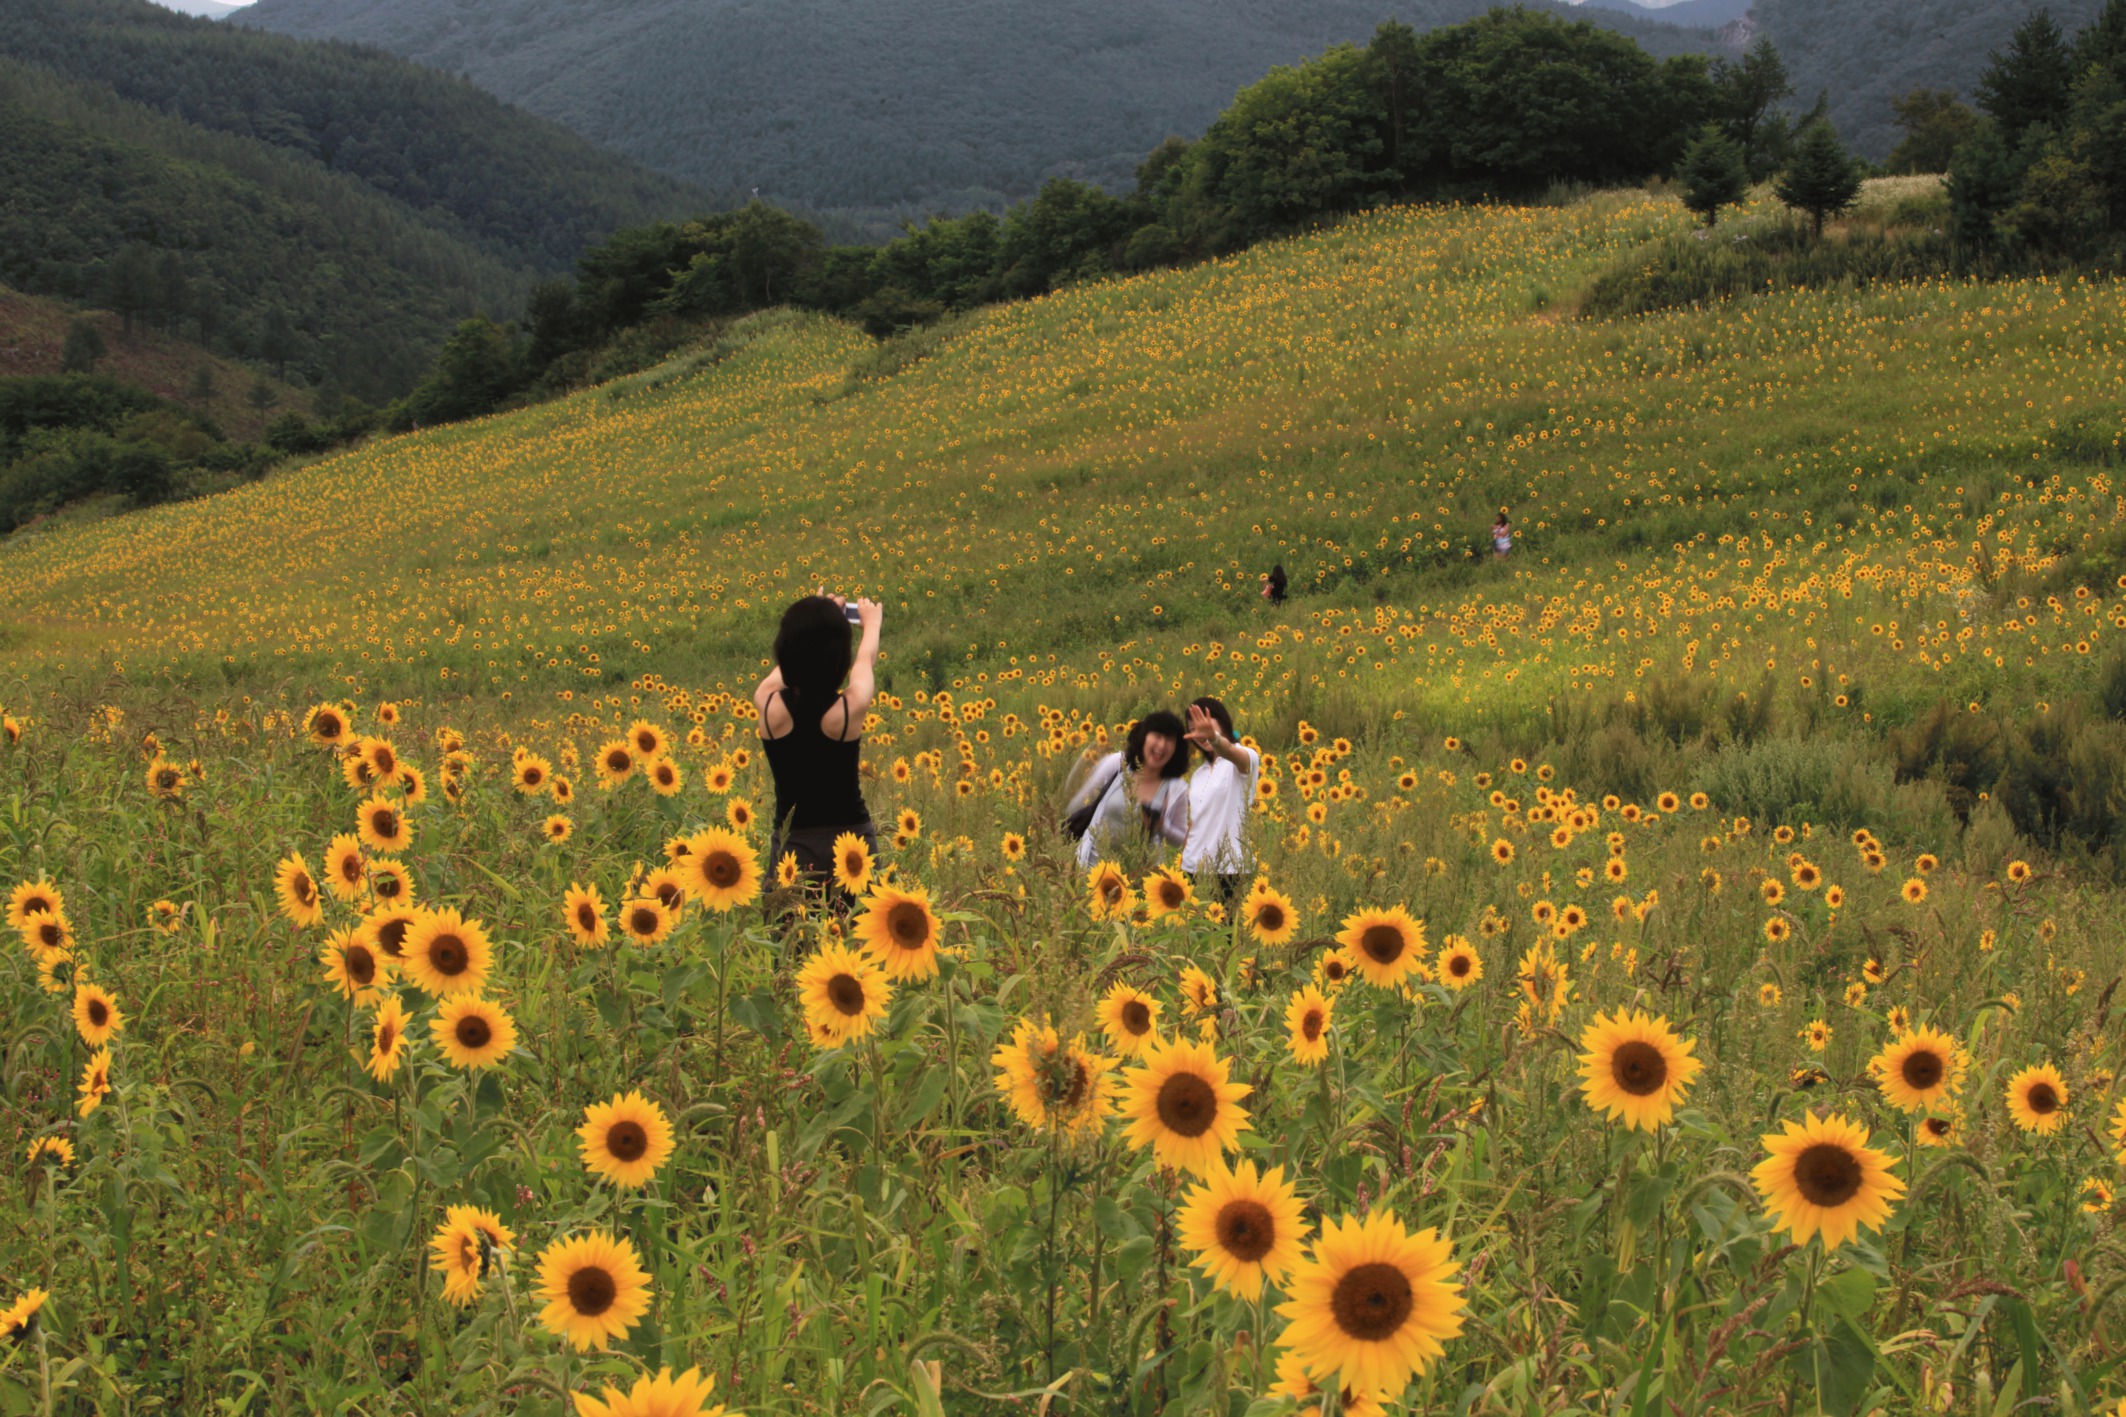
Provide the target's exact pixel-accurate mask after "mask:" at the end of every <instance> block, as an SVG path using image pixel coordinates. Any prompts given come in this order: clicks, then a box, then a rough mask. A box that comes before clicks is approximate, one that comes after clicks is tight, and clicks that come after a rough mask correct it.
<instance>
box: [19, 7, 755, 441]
mask: <svg viewBox="0 0 2126 1417" xmlns="http://www.w3.org/2000/svg"><path fill="white" fill-rule="evenodd" d="M0 131H4V132H5V133H6V141H5V142H4V143H0V282H5V283H6V284H9V285H12V286H14V287H16V288H18V289H21V290H25V291H28V292H31V293H33V294H38V295H49V296H58V297H62V298H65V299H68V300H73V301H77V302H81V303H86V304H92V305H97V306H101V307H103V308H107V309H112V310H115V311H118V312H119V313H120V314H121V315H122V316H123V317H124V318H125V319H126V320H128V321H132V320H135V319H139V320H146V321H149V322H153V323H157V324H160V325H163V326H165V327H167V328H170V329H172V330H180V331H182V332H183V333H184V334H185V335H186V336H187V337H189V338H193V339H196V340H198V341H199V342H200V343H202V344H204V345H207V346H208V347H210V348H213V349H215V350H217V351H220V352H224V353H228V354H233V355H236V356H238V357H242V358H247V359H251V360H254V361H258V362H261V363H263V364H266V365H269V366H271V367H272V368H273V369H275V370H276V371H277V372H285V373H287V374H289V375H290V376H291V377H297V378H300V379H301V380H303V381H305V382H309V383H327V384H330V385H332V386H333V387H335V388H337V389H339V390H341V391H343V392H346V393H351V394H355V395H357V396H360V397H363V398H366V399H371V400H376V399H382V398H387V397H391V396H393V395H396V394H398V393H401V392H403V391H404V390H405V389H406V388H407V387H409V386H410V385H411V384H412V382H413V381H414V380H416V379H417V378H418V377H419V375H420V373H421V371H422V370H424V369H425V368H426V367H427V365H428V364H429V362H430V361H431V360H432V359H433V357H434V355H435V352H436V350H437V348H438V347H440V345H441V343H442V339H443V336H444V335H445V334H446V333H448V331H449V330H450V328H451V327H452V326H453V325H455V324H456V323H457V321H459V320H461V319H463V318H464V317H465V316H467V315H469V314H471V313H473V312H474V311H476V310H491V311H494V312H496V313H500V314H513V313H515V312H516V311H517V310H518V309H520V308H521V307H522V304H523V300H524V296H525V294H526V292H527V291H528V290H529V289H530V287H531V285H532V283H533V282H534V281H535V280H537V279H538V278H540V277H542V276H545V275H550V274H554V273H557V272H560V271H564V270H567V269H568V268H569V267H570V265H571V264H572V263H573V261H574V259H575V258H576V256H577V255H578V254H580V253H581V251H582V250H583V249H584V248H585V247H586V246H588V245H590V244H592V243H594V242H596V241H598V240H600V239H602V238H603V237H604V236H606V235H608V234H609V233H610V232H611V231H613V230H614V229H616V228H618V227H622V226H627V225H632V224H636V223H640V222H642V221H645V220H657V219H661V218H668V217H674V216H682V215H693V214H698V213H699V212H701V211H703V210H705V209H708V208H710V207H713V206H715V205H717V203H716V202H715V201H714V200H713V199H712V197H711V195H710V194H708V193H706V192H704V191H702V190H700V189H698V188H692V187H689V186H687V185H685V184H683V183H680V182H677V181H674V180H672V179H670V178H668V177H664V176H661V175H658V174H655V173H651V172H648V171H646V170H644V169H642V168H640V167H638V166H636V165H635V164H633V163H631V162H629V161H627V160H626V159H624V158H622V157H620V156H618V155H616V154H612V153H606V152H601V151H599V150H598V149H596V148H594V147H592V146H591V145H590V144H589V143H587V142H585V141H583V140H582V139H581V138H578V137H576V136H575V135H573V134H571V133H568V132H567V131H565V130H564V129H562V128H560V127H559V126H558V125H555V124H552V123H549V122H547V121H545V120H542V119H537V118H533V117H531V116H530V115H528V114H525V113H522V112H520V111H518V110H515V109H512V108H509V107H508V106H506V105H504V104H502V103H500V102H498V101H496V100H495V99H494V98H493V97H491V96H490V95H487V94H485V93H482V92H480V91H479V90H478V89H476V88H474V87H473V86H472V85H471V84H468V83H466V82H464V81H463V80H461V79H456V78H451V77H448V76H444V75H440V74H436V73H433V72H431V71H429V70H426V69H423V68H421V67H419V66H417V65H412V64H408V63H406V62H404V61H402V60H398V59H395V58H393V57H391V56H389V55H385V54H382V53H379V52H376V51H374V50H363V49H359V48H356V47H354V46H350V45H344V44H334V45H318V44H307V43H302V42H298V41H293V40H289V39H284V38H281V37H278V36H273V35H266V34H260V33H257V32H255V31H246V30H241V29H234V28H231V27H229V26H228V25H226V24H218V23H213V22H210V21H206V20H198V19H191V18H187V17H185V16H182V15H178V14H175V13H172V12H170V11H167V10H163V9H160V8H158V7H156V6H153V5H149V4H147V3H145V0H0Z"/></svg>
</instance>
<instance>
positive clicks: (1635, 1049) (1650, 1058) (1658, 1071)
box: [1609, 1039, 1668, 1097]
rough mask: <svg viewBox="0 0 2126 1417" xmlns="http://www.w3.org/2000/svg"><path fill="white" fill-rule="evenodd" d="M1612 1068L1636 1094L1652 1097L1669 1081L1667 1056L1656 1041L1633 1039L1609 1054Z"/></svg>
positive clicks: (1620, 1082) (1624, 1086) (1621, 1084)
mask: <svg viewBox="0 0 2126 1417" xmlns="http://www.w3.org/2000/svg"><path fill="white" fill-rule="evenodd" d="M1609 1072H1610V1076H1611V1077H1613V1078H1615V1079H1616V1083H1617V1086H1618V1087H1620V1088H1622V1089H1624V1091H1626V1092H1628V1093H1630V1094H1631V1095H1632V1096H1633V1097H1650V1096H1652V1095H1653V1094H1654V1093H1656V1092H1659V1091H1660V1090H1661V1085H1662V1084H1663V1083H1665V1082H1667V1081H1668V1059H1666V1058H1664V1057H1662V1056H1661V1050H1660V1049H1659V1048H1656V1047H1654V1045H1653V1044H1651V1043H1642V1042H1640V1041H1639V1040H1637V1039H1633V1040H1632V1041H1631V1042H1629V1043H1626V1044H1624V1045H1623V1046H1622V1047H1620V1048H1618V1049H1617V1051H1616V1052H1615V1053H1613V1054H1611V1055H1610V1059H1609Z"/></svg>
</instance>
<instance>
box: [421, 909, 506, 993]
mask: <svg viewBox="0 0 2126 1417" xmlns="http://www.w3.org/2000/svg"><path fill="white" fill-rule="evenodd" d="M493 960H494V947H493V946H492V945H490V944H489V943H488V940H487V931H486V929H485V927H483V926H482V925H481V924H480V922H479V921H477V920H467V919H466V918H465V917H464V916H462V915H460V914H458V912H457V911H455V910H424V911H422V912H421V913H420V916H419V918H418V919H416V920H415V921H414V923H413V925H412V927H411V928H409V929H408V930H407V932H406V943H405V954H404V956H403V958H402V960H401V963H402V964H403V965H404V966H405V969H406V975H407V977H408V978H410V979H412V980H413V982H414V983H415V984H417V985H419V986H420V987H421V988H422V989H424V990H426V991H427V992H428V993H431V994H434V995H436V996H438V997H444V996H447V995H451V994H477V993H478V992H479V991H480V989H481V987H482V986H483V985H485V984H486V983H487V970H488V966H489V965H490V964H491V963H492V962H493Z"/></svg>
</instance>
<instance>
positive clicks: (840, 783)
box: [753, 595, 883, 890]
mask: <svg viewBox="0 0 2126 1417" xmlns="http://www.w3.org/2000/svg"><path fill="white" fill-rule="evenodd" d="M854 609H855V612H856V620H857V623H858V624H860V625H861V626H862V628H863V638H862V639H861V640H860V641H859V640H857V637H856V635H855V634H854V633H853V632H852V629H851V626H850V615H849V605H848V602H847V601H846V600H844V599H843V597H841V596H838V595H808V596H806V597H804V599H802V600H799V601H798V602H796V603H795V604H793V605H792V606H791V607H790V608H789V609H788V610H785V611H784V612H783V617H782V626H781V628H780V629H778V630H777V631H776V635H775V668H774V669H773V670H772V671H770V672H769V674H768V677H767V678H765V679H763V680H761V681H760V686H759V687H758V688H756V689H754V691H753V706H754V707H755V708H757V709H759V710H760V738H761V751H762V752H763V753H765V754H766V755H767V759H768V771H769V773H770V774H771V775H772V776H773V777H774V779H775V831H774V836H773V839H772V841H771V843H770V845H769V847H768V859H769V860H770V861H772V862H775V863H777V864H780V863H781V861H782V859H783V856H784V854H785V853H788V854H790V855H793V856H795V857H796V858H797V866H798V870H799V871H800V872H801V873H802V874H803V878H804V881H805V884H806V885H807V886H808V887H818V888H820V889H822V890H824V889H825V888H827V887H829V886H831V885H832V884H833V881H834V839H835V838H836V837H838V836H840V835H842V834H843V833H844V832H847V833H851V834H853V835H855V836H857V837H859V838H861V839H862V840H863V842H864V843H865V845H867V846H869V847H870V848H871V849H872V851H874V852H876V851H877V850H878V832H877V829H876V828H874V827H873V826H872V824H871V810H870V808H868V807H866V806H865V805H864V793H863V788H862V787H861V786H860V785H859V784H858V782H857V765H858V762H859V761H860V759H861V758H862V753H863V732H864V715H865V714H866V713H868V712H869V711H870V709H871V700H872V696H873V695H874V694H875V693H876V692H877V688H878V685H877V671H878V637H879V625H880V621H881V619H882V616H883V612H882V610H881V609H880V607H879V604H878V602H876V601H873V600H858V601H857V602H856V604H855V607H854Z"/></svg>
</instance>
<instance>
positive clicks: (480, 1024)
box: [457, 1014, 495, 1052]
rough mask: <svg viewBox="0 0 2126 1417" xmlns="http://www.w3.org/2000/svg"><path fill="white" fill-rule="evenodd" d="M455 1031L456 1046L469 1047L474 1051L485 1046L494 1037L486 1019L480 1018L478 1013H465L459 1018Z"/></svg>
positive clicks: (493, 1032)
mask: <svg viewBox="0 0 2126 1417" xmlns="http://www.w3.org/2000/svg"><path fill="white" fill-rule="evenodd" d="M457 1031H458V1046H459V1047H460V1048H469V1049H471V1050H472V1051H474V1052H478V1051H479V1050H480V1049H482V1048H485V1047H486V1046H487V1045H488V1044H489V1043H492V1042H493V1041H494V1037H495V1031H494V1029H492V1028H490V1027H489V1026H488V1023H487V1020H486V1019H484V1018H481V1017H480V1016H479V1015H478V1014H467V1015H466V1016H465V1017H464V1018H461V1019H459V1020H458V1030H457Z"/></svg>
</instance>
